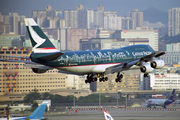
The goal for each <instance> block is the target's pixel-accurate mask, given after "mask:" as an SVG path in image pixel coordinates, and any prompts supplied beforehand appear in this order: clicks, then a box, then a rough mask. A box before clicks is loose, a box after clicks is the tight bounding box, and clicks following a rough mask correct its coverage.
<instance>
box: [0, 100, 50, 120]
mask: <svg viewBox="0 0 180 120" xmlns="http://www.w3.org/2000/svg"><path fill="white" fill-rule="evenodd" d="M47 104H48V101H46V100H45V101H43V102H42V103H41V105H40V106H39V107H38V108H36V110H35V111H34V112H33V113H32V114H31V115H30V116H28V117H9V119H8V120H44V117H43V115H44V111H45V110H46V107H47ZM0 120H7V118H0Z"/></svg>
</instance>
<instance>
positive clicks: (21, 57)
mask: <svg viewBox="0 0 180 120" xmlns="http://www.w3.org/2000/svg"><path fill="white" fill-rule="evenodd" d="M0 57H6V58H7V57H8V58H20V59H29V57H23V56H9V55H0Z"/></svg>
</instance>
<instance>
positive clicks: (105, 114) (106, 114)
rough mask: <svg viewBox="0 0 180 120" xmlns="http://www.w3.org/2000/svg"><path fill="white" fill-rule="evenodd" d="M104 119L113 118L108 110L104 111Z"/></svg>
mask: <svg viewBox="0 0 180 120" xmlns="http://www.w3.org/2000/svg"><path fill="white" fill-rule="evenodd" d="M104 117H105V120H114V119H113V118H112V116H111V115H110V114H109V113H108V111H104Z"/></svg>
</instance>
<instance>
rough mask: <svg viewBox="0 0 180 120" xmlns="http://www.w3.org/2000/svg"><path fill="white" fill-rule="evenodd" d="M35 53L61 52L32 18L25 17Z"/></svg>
mask: <svg viewBox="0 0 180 120" xmlns="http://www.w3.org/2000/svg"><path fill="white" fill-rule="evenodd" d="M24 21H25V24H26V27H27V30H28V33H29V37H30V39H31V44H32V47H33V51H34V53H52V52H59V50H57V49H56V48H55V47H54V45H53V44H52V43H51V41H50V40H49V39H48V37H47V36H46V35H45V34H44V32H43V31H42V30H41V28H40V27H39V26H38V25H37V23H36V22H35V21H34V19H32V18H25V19H24Z"/></svg>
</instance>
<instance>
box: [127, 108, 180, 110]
mask: <svg viewBox="0 0 180 120" xmlns="http://www.w3.org/2000/svg"><path fill="white" fill-rule="evenodd" d="M124 110H152V111H153V110H162V111H163V110H164V111H179V110H180V109H172V108H171V109H170V108H168V109H167V108H166V109H165V108H124Z"/></svg>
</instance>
